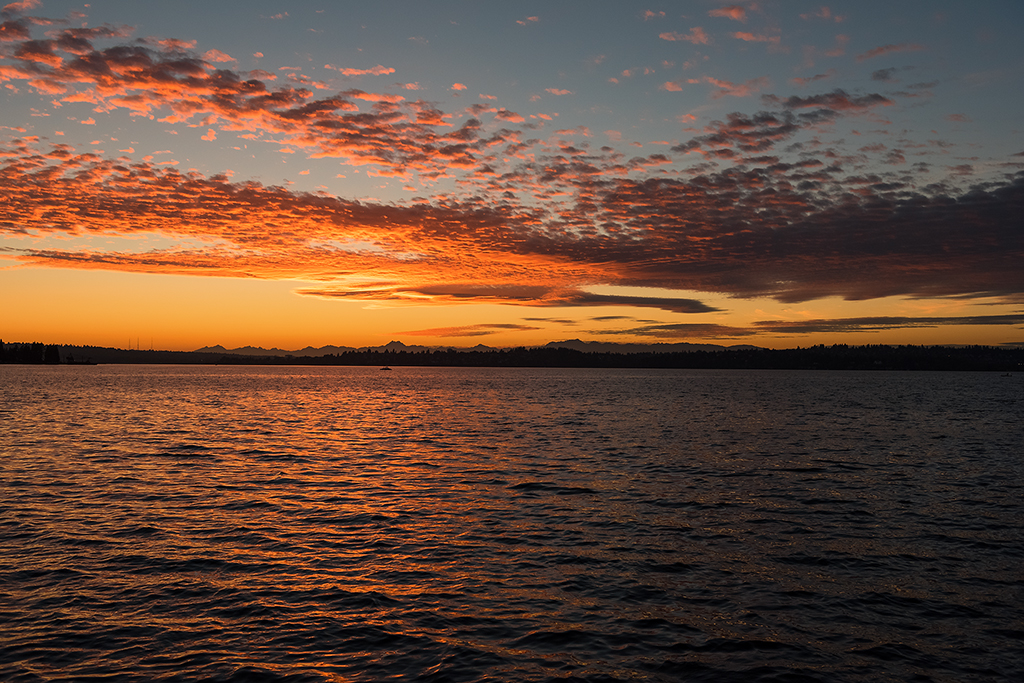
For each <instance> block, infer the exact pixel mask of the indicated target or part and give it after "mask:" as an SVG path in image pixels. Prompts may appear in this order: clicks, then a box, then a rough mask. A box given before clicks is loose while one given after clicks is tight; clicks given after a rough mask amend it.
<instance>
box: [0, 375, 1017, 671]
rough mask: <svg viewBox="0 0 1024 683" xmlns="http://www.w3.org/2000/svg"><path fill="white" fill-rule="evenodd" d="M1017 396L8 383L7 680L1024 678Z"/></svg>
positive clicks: (585, 381)
mask: <svg viewBox="0 0 1024 683" xmlns="http://www.w3.org/2000/svg"><path fill="white" fill-rule="evenodd" d="M1022 380H1024V377H1017V376H1015V377H1010V378H1004V377H1000V376H998V375H997V374H985V373H976V374H967V373H965V374H958V373H941V374H940V373H934V374H933V373H839V372H836V373H830V372H753V373H751V372H739V371H655V370H652V371H607V370H529V369H526V370H523V369H516V370H496V369H443V368H442V369H418V368H399V369H395V370H394V371H392V372H381V371H379V370H377V369H376V368H373V369H367V368H265V367H259V368H219V367H217V368H195V367H173V366H148V367H145V366H144V367H138V366H97V367H14V366H8V367H3V366H0V391H2V395H0V399H2V401H0V454H2V458H0V544H2V546H0V680H3V681H151V680H158V681H179V680H180V681H185V680H230V681H262V680H268V681H274V680H282V681H285V680H286V681H385V680H409V681H421V680H422V681H484V680H496V681H548V680H565V681H634V680H646V681H686V680H692V681H1002V680H1006V681H1019V680H1024V590H1022V589H1024V533H1022V530H1021V526H1022V523H1024V484H1022V474H1024V455H1022V451H1024V424H1022V417H1024V400H1022V399H1024V381H1022Z"/></svg>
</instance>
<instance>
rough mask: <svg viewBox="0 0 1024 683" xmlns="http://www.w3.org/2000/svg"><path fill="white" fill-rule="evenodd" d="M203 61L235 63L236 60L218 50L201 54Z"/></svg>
mask: <svg viewBox="0 0 1024 683" xmlns="http://www.w3.org/2000/svg"><path fill="white" fill-rule="evenodd" d="M203 59H205V60H206V61H208V62H237V61H238V60H237V59H235V58H234V57H232V56H231V55H229V54H225V53H223V52H221V51H220V50H207V51H206V52H205V53H203Z"/></svg>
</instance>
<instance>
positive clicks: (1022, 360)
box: [0, 341, 1024, 372]
mask: <svg viewBox="0 0 1024 683" xmlns="http://www.w3.org/2000/svg"><path fill="white" fill-rule="evenodd" d="M0 363H7V364H11V363H17V364H48V365H58V364H71V365H79V364H90V365H91V364H101V363H127V364H197V365H314V366H315V365H352V366H387V367H391V366H395V367H403V366H421V367H445V366H448V367H579V368H692V369H700V368H706V369H750V370H754V369H780V370H782V369H785V370H810V369H821V370H974V371H999V372H1014V371H1024V348H1019V347H994V346H915V345H901V346H895V345H885V344H877V345H875V344H872V345H864V346H850V345H846V344H834V345H831V346H825V345H817V346H810V347H806V348H795V349H762V348H742V349H722V350H719V351H707V350H695V351H683V352H669V353H657V352H647V353H614V352H603V351H580V350H577V349H571V348H562V347H551V346H544V347H517V348H509V349H486V350H480V349H469V350H463V349H454V348H448V349H429V350H415V351H407V350H390V349H384V350H377V349H359V350H351V351H345V352H341V353H333V354H331V353H328V354H324V355H320V356H293V355H283V356H282V355H267V356H254V355H243V354H232V353H210V352H198V351H155V350H140V349H130V350H124V349H114V348H108V347H99V346H72V345H59V344H42V343H39V342H30V343H4V342H2V341H0Z"/></svg>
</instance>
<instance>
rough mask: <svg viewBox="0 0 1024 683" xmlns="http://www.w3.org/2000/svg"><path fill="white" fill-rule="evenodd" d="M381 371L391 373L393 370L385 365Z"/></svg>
mask: <svg viewBox="0 0 1024 683" xmlns="http://www.w3.org/2000/svg"><path fill="white" fill-rule="evenodd" d="M381 370H387V371H389V372H390V371H391V368H389V367H388V366H386V365H385V366H384V367H382V368H381Z"/></svg>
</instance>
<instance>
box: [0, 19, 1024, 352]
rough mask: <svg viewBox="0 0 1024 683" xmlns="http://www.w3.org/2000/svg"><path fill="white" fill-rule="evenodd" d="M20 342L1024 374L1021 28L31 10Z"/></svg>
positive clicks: (2, 37) (22, 90)
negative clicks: (480, 348)
mask: <svg viewBox="0 0 1024 683" xmlns="http://www.w3.org/2000/svg"><path fill="white" fill-rule="evenodd" d="M0 20H2V26H0V339H3V340H4V341H8V342H11V341H41V342H46V343H68V344H94V345H101V346H115V347H121V348H126V347H128V346H133V347H134V346H141V347H142V348H150V347H152V348H160V349H173V350H189V349H195V348H199V347H201V346H206V345H214V344H222V345H224V346H226V347H229V348H231V347H236V346H243V345H253V346H263V347H267V348H270V347H277V348H284V349H298V348H302V347H305V346H314V347H319V346H324V345H339V346H367V345H377V344H384V343H387V342H388V341H391V340H396V339H397V340H401V341H404V342H405V343H407V344H419V345H428V346H455V347H467V346H473V345H476V344H486V345H489V346H499V347H501V346H505V347H507V346H528V345H535V344H544V343H546V342H549V341H553V340H563V339H583V340H586V341H601V342H629V343H636V342H642V343H675V342H693V343H713V344H722V345H733V344H754V345H758V346H765V347H772V348H792V347H797V346H810V345H813V344H833V343H843V344H990V345H998V344H1021V343H1024V116H1022V114H1021V113H1022V112H1024V87H1022V83H1024V41H1022V40H1021V39H1020V33H1021V29H1024V3H1021V2H1019V1H1016V0H989V1H981V2H975V3H964V2H942V1H939V0H928V1H923V2H915V1H913V0H901V1H900V2H891V0H890V1H885V2H873V1H864V0H860V1H858V2H831V3H828V4H821V3H820V2H798V1H795V0H794V1H788V0H787V1H786V2H782V1H775V2H764V1H758V2H747V3H724V2H718V1H715V0H694V1H692V2H669V3H660V4H659V3H651V2H644V3H633V2H625V1H622V2H620V1H615V2H596V1H593V0H587V1H576V2H573V1H562V2H536V3H534V2H515V3H492V2H422V1H417V2H410V1H400V0H393V1H389V2H380V3H347V2H346V3H337V2H327V1H321V2H301V1H297V0H291V1H289V2H287V3H284V2H269V1H259V0H257V1H253V0H248V1H246V2H230V1H224V2H216V3H211V2H190V1H186V0H176V1H175V2H161V3H155V2H137V1H135V0H123V1H109V2H106V1H101V2H94V3H90V4H81V3H75V2H56V1H50V0H46V1H45V2H40V1H39V0H20V1H19V2H13V3H10V4H7V5H6V6H5V7H4V8H3V10H2V16H0Z"/></svg>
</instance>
